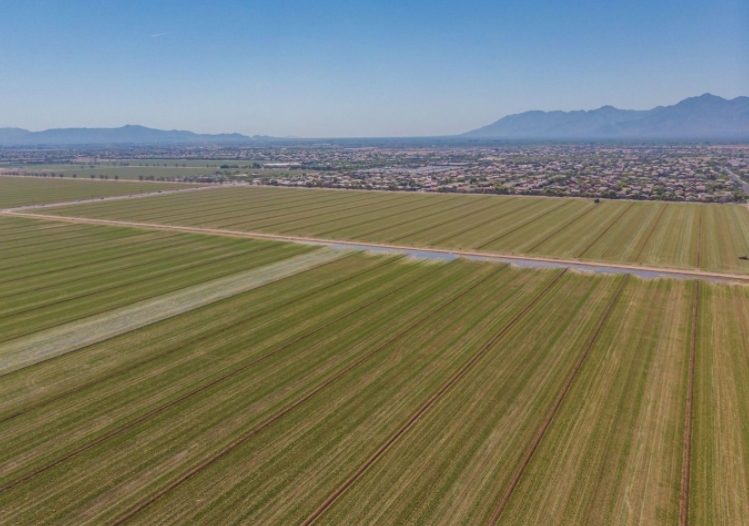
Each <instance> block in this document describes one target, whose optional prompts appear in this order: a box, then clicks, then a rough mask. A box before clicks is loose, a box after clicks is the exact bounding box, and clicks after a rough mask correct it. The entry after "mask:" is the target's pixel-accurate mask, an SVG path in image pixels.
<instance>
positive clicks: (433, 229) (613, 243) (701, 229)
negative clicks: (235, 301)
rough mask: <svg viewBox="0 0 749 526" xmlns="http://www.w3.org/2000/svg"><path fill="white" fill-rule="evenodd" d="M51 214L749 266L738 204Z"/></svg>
mask: <svg viewBox="0 0 749 526" xmlns="http://www.w3.org/2000/svg"><path fill="white" fill-rule="evenodd" d="M162 205H163V206H162ZM52 213H54V214H61V215H67V216H80V217H90V218H99V219H113V220H125V221H140V222H144V223H157V224H164V225H181V226H191V227H205V228H218V229H226V230H236V231H246V232H257V233H266V234H280V235H289V236H294V235H296V236H303V237H320V238H326V239H340V240H346V241H365V242H372V243H385V244H398V245H403V246H414V247H437V248H446V249H458V250H472V251H481V252H487V253H493V254H507V255H512V254H514V255H526V256H537V257H550V258H564V259H579V260H583V261H599V262H611V263H617V264H628V265H631V264H634V265H645V266H654V267H667V268H674V269H702V270H707V271H712V272H724V273H739V274H745V273H749V260H743V259H740V257H741V256H749V211H748V210H747V209H746V208H745V207H741V206H736V205H704V204H692V203H665V202H646V201H606V200H604V201H602V202H600V203H598V204H594V203H593V201H592V200H588V199H550V198H542V197H527V196H512V197H508V196H485V195H484V196H482V195H461V194H449V195H440V194H423V193H416V194H407V193H386V192H357V191H331V190H327V191H326V190H308V189H307V190H293V189H274V188H252V187H235V188H225V189H220V190H214V191H211V192H204V193H202V195H199V196H198V195H188V194H185V195H167V196H163V197H158V198H156V200H150V201H148V202H145V201H140V202H139V201H138V200H132V201H128V202H114V201H113V202H111V203H93V204H81V205H76V206H69V207H63V208H61V209H54V210H53V211H52Z"/></svg>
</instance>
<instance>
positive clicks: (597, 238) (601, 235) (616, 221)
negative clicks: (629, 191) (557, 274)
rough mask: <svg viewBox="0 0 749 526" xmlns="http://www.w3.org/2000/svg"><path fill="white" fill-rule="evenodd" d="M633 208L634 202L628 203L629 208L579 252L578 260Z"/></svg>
mask: <svg viewBox="0 0 749 526" xmlns="http://www.w3.org/2000/svg"><path fill="white" fill-rule="evenodd" d="M633 206H635V203H634V202H633V203H630V205H629V206H628V207H627V208H625V209H624V210H622V213H621V214H619V215H618V216H616V217H615V218H614V220H613V221H612V222H611V224H610V225H609V226H607V227H606V228H605V229H604V231H603V232H601V233H600V234H599V235H598V237H596V238H595V239H594V240H593V242H592V243H591V244H590V245H588V246H587V247H585V250H583V251H582V252H580V255H579V256H577V257H578V258H581V257H583V256H584V255H585V253H586V252H587V251H588V250H590V249H591V248H593V245H595V244H596V243H598V241H599V240H600V239H601V238H602V237H603V236H605V235H606V233H607V232H608V231H609V230H611V227H613V226H614V225H615V224H617V223H618V222H619V220H620V219H621V218H622V217H624V214H626V213H627V212H629V209H630V208H632V207H633Z"/></svg>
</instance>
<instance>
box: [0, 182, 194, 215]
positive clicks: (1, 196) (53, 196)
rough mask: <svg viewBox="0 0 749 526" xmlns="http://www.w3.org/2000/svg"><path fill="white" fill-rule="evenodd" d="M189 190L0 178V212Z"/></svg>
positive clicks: (175, 186) (174, 186)
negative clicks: (3, 209) (18, 208)
mask: <svg viewBox="0 0 749 526" xmlns="http://www.w3.org/2000/svg"><path fill="white" fill-rule="evenodd" d="M189 187H190V185H185V184H179V183H142V182H134V181H96V180H84V179H80V180H73V179H62V178H60V179H57V178H51V177H44V178H40V177H8V176H0V208H13V207H17V206H27V205H44V204H50V203H62V202H67V201H77V200H79V199H95V198H99V197H113V196H119V195H130V194H141V193H147V192H160V191H165V190H175V189H179V188H189Z"/></svg>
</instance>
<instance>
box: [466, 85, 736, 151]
mask: <svg viewBox="0 0 749 526" xmlns="http://www.w3.org/2000/svg"><path fill="white" fill-rule="evenodd" d="M463 137H473V138H490V139H561V140H569V139H643V140H668V139H677V140H678V139H734V138H735V139H746V138H749V97H736V98H735V99H731V100H727V99H724V98H722V97H717V96H715V95H711V94H709V93H706V94H704V95H701V96H699V97H691V98H688V99H684V100H683V101H681V102H679V103H678V104H674V105H673V106H658V107H657V108H653V109H652V110H645V111H635V110H620V109H617V108H614V107H613V106H603V107H602V108H598V109H597V110H590V111H584V110H583V111H568V112H565V111H549V112H546V111H528V112H525V113H519V114H516V115H508V116H507V117H504V118H502V119H500V120H498V121H497V122H495V123H493V124H490V125H488V126H484V127H483V128H479V129H477V130H472V131H469V132H468V133H465V134H463Z"/></svg>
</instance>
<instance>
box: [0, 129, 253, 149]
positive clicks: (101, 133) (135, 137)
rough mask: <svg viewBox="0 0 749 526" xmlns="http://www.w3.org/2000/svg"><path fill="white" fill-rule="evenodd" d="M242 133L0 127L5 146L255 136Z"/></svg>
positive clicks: (237, 140)
mask: <svg viewBox="0 0 749 526" xmlns="http://www.w3.org/2000/svg"><path fill="white" fill-rule="evenodd" d="M263 139H267V138H266V137H262V138H253V137H248V136H246V135H240V134H238V133H222V134H219V135H207V134H198V133H193V132H191V131H181V130H169V131H167V130H156V129H153V128H146V127H145V126H132V125H128V126H123V127H121V128H58V129H52V130H45V131H39V132H31V131H28V130H22V129H20V128H0V145H2V146H40V145H51V146H73V145H127V144H144V145H146V144H169V145H175V144H219V145H220V144H241V143H248V142H252V141H254V140H263Z"/></svg>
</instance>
